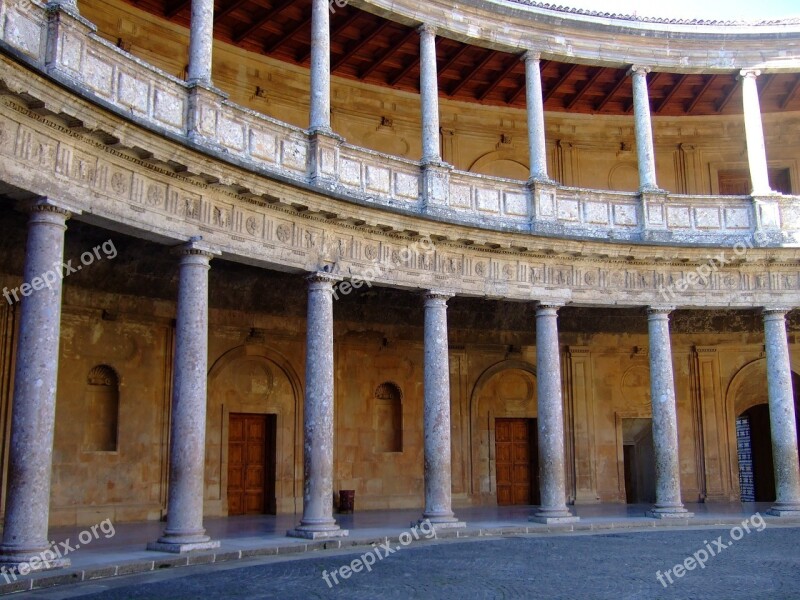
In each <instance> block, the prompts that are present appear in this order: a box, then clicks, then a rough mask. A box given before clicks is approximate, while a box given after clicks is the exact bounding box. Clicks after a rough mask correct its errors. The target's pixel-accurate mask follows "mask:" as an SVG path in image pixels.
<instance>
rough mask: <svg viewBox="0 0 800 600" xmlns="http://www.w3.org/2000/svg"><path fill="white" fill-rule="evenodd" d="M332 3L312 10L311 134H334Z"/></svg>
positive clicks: (319, 1)
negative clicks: (330, 6) (332, 110)
mask: <svg viewBox="0 0 800 600" xmlns="http://www.w3.org/2000/svg"><path fill="white" fill-rule="evenodd" d="M328 4H329V2H328V0H313V4H312V8H311V114H310V116H309V130H310V132H311V133H318V132H322V133H331V132H332V130H331V27H330V12H329V10H330V8H329V6H328Z"/></svg>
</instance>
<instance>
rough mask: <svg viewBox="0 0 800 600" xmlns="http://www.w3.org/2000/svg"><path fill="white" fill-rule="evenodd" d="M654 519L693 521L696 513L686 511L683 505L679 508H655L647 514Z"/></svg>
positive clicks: (678, 506)
mask: <svg viewBox="0 0 800 600" xmlns="http://www.w3.org/2000/svg"><path fill="white" fill-rule="evenodd" d="M645 516H648V517H650V518H652V519H691V518H692V517H694V513H691V512H689V511H688V510H686V509H685V508H684V507H683V505H682V504H680V505H677V506H654V507H653V508H651V509H650V510H648V511H647V512H646V513H645Z"/></svg>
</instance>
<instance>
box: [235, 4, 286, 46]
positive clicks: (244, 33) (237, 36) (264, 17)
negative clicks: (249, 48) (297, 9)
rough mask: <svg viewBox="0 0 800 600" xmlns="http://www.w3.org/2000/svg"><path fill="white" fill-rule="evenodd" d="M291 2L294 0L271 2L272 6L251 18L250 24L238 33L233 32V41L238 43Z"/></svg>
mask: <svg viewBox="0 0 800 600" xmlns="http://www.w3.org/2000/svg"><path fill="white" fill-rule="evenodd" d="M292 4H294V0H283V1H282V2H277V1H276V3H275V4H273V5H272V7H270V9H269V10H268V11H267V12H265V13H264V14H263V15H261V16H260V17H258V18H257V19H254V20H252V21H251V22H250V24H249V25H247V27H245V28H244V29H243V30H242V31H240V32H239V33H235V34H234V35H233V42H234V43H235V44H238V43H239V42H241V41H242V40H244V39H245V38H246V37H248V36H249V35H251V34H253V33H255V32H256V31H258V30H259V29H261V27H263V26H264V25H266V24H267V23H269V22H270V21H272V19H274V18H275V17H277V16H278V15H279V14H280V13H281V12H282V11H283V10H284V9H286V8H288V7H289V6H291V5H292Z"/></svg>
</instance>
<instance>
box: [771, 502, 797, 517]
mask: <svg viewBox="0 0 800 600" xmlns="http://www.w3.org/2000/svg"><path fill="white" fill-rule="evenodd" d="M767 514H768V515H769V516H771V517H800V504H798V503H795V502H786V503H780V504H775V505H774V506H772V507H770V509H769V510H768V511H767Z"/></svg>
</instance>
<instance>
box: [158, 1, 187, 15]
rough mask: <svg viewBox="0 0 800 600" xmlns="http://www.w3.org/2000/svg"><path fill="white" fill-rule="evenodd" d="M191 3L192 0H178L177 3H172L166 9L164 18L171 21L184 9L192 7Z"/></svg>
mask: <svg viewBox="0 0 800 600" xmlns="http://www.w3.org/2000/svg"><path fill="white" fill-rule="evenodd" d="M191 3H192V0H177V1H176V2H170V3H168V4H167V5H166V6H165V7H164V16H165V17H167V18H168V19H171V18H172V17H174V16H175V15H177V14H178V13H179V12H181V11H182V10H183V9H184V8H186V7H187V6H189V5H191Z"/></svg>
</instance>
